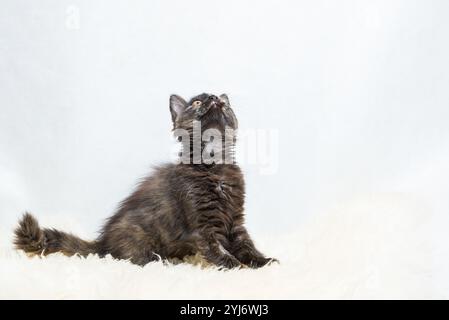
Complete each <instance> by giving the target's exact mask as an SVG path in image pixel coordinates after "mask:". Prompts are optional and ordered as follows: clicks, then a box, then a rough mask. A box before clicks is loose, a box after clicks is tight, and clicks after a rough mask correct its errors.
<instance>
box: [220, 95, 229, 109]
mask: <svg viewBox="0 0 449 320" xmlns="http://www.w3.org/2000/svg"><path fill="white" fill-rule="evenodd" d="M220 99H221V100H222V101H223V102H224V103H225V104H226V106H228V107H230V106H231V104H230V103H229V98H228V95H227V94H226V93H223V94H221V95H220Z"/></svg>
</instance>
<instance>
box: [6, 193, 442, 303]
mask: <svg viewBox="0 0 449 320" xmlns="http://www.w3.org/2000/svg"><path fill="white" fill-rule="evenodd" d="M426 210H427V209H426V208H425V207H420V206H419V204H417V203H416V202H413V201H410V198H409V197H408V196H406V195H399V194H383V195H377V196H369V197H361V198H359V199H356V200H354V201H351V202H348V203H346V204H343V205H341V206H340V207H338V208H334V209H333V210H332V211H329V212H327V213H324V214H321V215H317V216H316V219H314V220H309V221H307V222H306V223H304V224H303V225H302V227H301V229H300V230H298V231H297V232H295V233H292V234H289V235H270V236H267V235H261V234H255V235H254V238H255V240H256V243H257V244H258V245H259V247H260V248H261V250H263V252H265V253H267V254H268V255H271V256H274V257H277V258H279V260H280V261H281V264H280V265H271V266H268V267H265V268H262V269H259V270H251V269H242V270H231V271H219V270H217V269H215V268H211V267H207V268H201V267H200V266H198V265H191V264H186V263H183V264H178V265H174V264H170V263H169V264H164V263H162V262H156V263H151V264H148V265H147V266H145V267H143V268H142V267H139V266H135V265H132V264H131V263H129V262H127V261H116V260H114V259H112V258H111V257H108V258H105V259H99V258H98V257H96V256H89V257H88V258H86V259H84V258H79V257H70V258H69V257H65V256H63V255H59V254H56V255H52V256H48V257H46V258H39V257H35V258H28V257H27V256H26V255H25V254H23V253H19V252H16V251H14V250H13V249H12V248H11V234H12V233H11V232H10V231H9V230H6V229H5V228H2V242H1V243H2V247H1V251H0V298H2V299H10V298H19V299H24V298H32V299H297V298H300V299H301V298H307V299H308V298H318V299H328V298H332V299H333V298H341V299H355V298H358V299H360V298H361V299H368V298H374V299H384V298H394V299H396V298H413V299H414V298H449V281H448V273H447V270H448V269H447V267H448V265H449V261H448V254H447V250H446V248H447V246H444V245H439V244H438V243H435V242H434V241H433V240H432V233H431V232H430V230H431V228H430V227H431V225H432V221H431V219H430V218H429V217H428V215H427V211H426ZM11 228H12V226H11ZM433 230H434V229H433Z"/></svg>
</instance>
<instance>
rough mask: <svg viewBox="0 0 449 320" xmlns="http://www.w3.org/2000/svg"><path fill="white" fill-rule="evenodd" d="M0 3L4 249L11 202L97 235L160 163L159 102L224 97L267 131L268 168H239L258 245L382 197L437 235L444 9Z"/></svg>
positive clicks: (446, 133) (447, 207)
mask: <svg viewBox="0 0 449 320" xmlns="http://www.w3.org/2000/svg"><path fill="white" fill-rule="evenodd" d="M1 7H2V9H1V11H0V232H2V234H3V237H2V241H3V242H2V243H1V245H2V246H10V242H9V241H10V234H11V230H12V228H13V226H14V224H15V222H16V220H17V219H18V217H19V216H20V214H21V213H22V212H23V211H25V210H30V211H32V212H33V213H34V214H35V215H36V216H37V217H39V218H40V220H41V222H42V224H45V225H47V224H49V223H52V226H64V227H66V228H67V227H68V228H70V230H71V231H74V232H76V233H78V234H80V235H82V236H85V237H87V238H93V237H95V236H96V231H97V230H98V229H99V227H100V225H101V224H102V222H103V221H104V219H105V218H107V217H108V216H109V215H110V214H112V212H113V211H114V209H115V208H116V206H117V204H118V202H119V201H121V200H122V199H123V198H124V197H125V196H127V195H128V194H129V192H130V191H131V190H132V188H133V186H134V185H135V183H136V182H137V180H138V179H139V178H141V177H143V176H144V175H146V174H147V173H148V172H149V171H150V170H151V165H154V164H158V163H163V162H165V161H167V160H169V159H170V150H171V148H172V138H171V134H170V129H171V123H170V115H169V110H168V98H169V95H170V94H171V93H177V94H180V95H182V96H184V97H185V98H189V97H190V96H192V95H195V94H198V93H201V92H210V93H215V94H221V93H223V92H226V93H227V94H228V95H229V97H230V99H231V103H232V105H233V107H234V110H235V112H236V114H237V117H238V118H239V120H240V127H241V129H242V130H245V129H251V128H253V129H274V130H277V131H278V132H279V153H278V164H279V166H278V170H277V172H275V173H274V174H270V175H264V174H261V172H260V168H259V167H258V166H254V165H248V164H245V163H243V164H242V166H243V169H244V171H245V174H246V182H247V205H246V209H247V224H248V227H249V229H250V230H251V232H252V233H254V234H255V235H256V237H257V235H263V234H270V235H278V234H286V233H292V232H295V231H296V230H297V229H298V228H299V227H300V226H301V225H302V224H303V223H304V222H305V221H306V220H307V219H309V218H310V217H313V216H314V215H316V214H317V213H318V212H322V211H326V210H330V208H335V207H339V206H341V205H342V203H348V202H351V201H353V199H371V200H373V201H374V202H376V201H377V200H378V199H384V198H385V197H393V198H394V197H396V196H397V197H399V198H400V199H402V200H401V201H403V202H405V203H406V204H407V205H408V206H411V207H413V208H415V207H416V206H418V207H419V208H421V209H420V211H419V212H420V215H419V218H417V219H418V220H417V222H418V224H420V222H421V221H423V222H424V220H425V223H426V224H427V223H429V224H430V228H431V229H430V230H431V231H430V232H429V233H427V237H428V238H429V239H431V244H432V247H433V248H434V249H438V248H441V247H442V246H445V245H446V244H447V243H449V237H448V236H447V235H446V231H447V230H448V226H449V218H448V216H449V169H448V164H449V58H448V57H449V41H448V39H449V2H448V1H445V0H441V1H437V0H432V1H414V0H393V1H391V0H388V1H386V0H385V1H381V0H379V1H361V0H351V1H349V0H348V1H331V0H329V1H323V0H315V1H181V0H179V1H131V2H130V1H106V0H104V1H98V0H95V1H91V0H90V1H87V0H86V1H77V0H73V1H56V0H54V1H49V0H45V1H31V0H30V1H23V0H3V1H2V3H1ZM357 201H358V200H357ZM381 202H382V201H381ZM415 205H416V206H415ZM366 206H368V207H369V206H370V204H369V201H368V202H367V204H366ZM377 209H378V210H380V211H382V207H380V208H377ZM377 209H376V210H377ZM360 214H363V213H360ZM410 215H412V214H410ZM404 217H407V214H405V215H404ZM379 219H382V215H381V214H380V215H379ZM422 219H424V220H422ZM400 225H401V222H400V221H399V223H398V226H397V227H398V233H399V236H400ZM385 227H386V228H388V227H389V226H388V225H385ZM390 227H392V226H390ZM344 232H347V233H351V230H350V229H349V230H345V231H344Z"/></svg>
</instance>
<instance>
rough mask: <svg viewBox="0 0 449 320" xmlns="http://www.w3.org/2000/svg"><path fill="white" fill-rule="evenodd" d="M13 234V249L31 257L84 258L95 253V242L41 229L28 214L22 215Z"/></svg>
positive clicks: (53, 230)
mask: <svg viewBox="0 0 449 320" xmlns="http://www.w3.org/2000/svg"><path fill="white" fill-rule="evenodd" d="M14 233H15V239H14V245H15V247H16V248H17V249H20V250H23V251H25V252H26V253H28V254H31V255H34V254H36V255H47V254H50V253H55V252H62V253H64V254H65V255H67V256H72V255H74V254H79V255H81V256H83V257H85V256H87V255H88V254H90V253H96V252H97V244H96V242H89V241H85V240H82V239H80V238H78V237H76V236H74V235H72V234H69V233H66V232H62V231H58V230H55V229H47V228H44V229H41V228H40V227H39V223H38V222H37V220H36V218H34V217H33V216H32V215H31V214H29V213H28V212H27V213H25V214H24V215H23V217H22V219H21V220H20V221H19V226H18V227H17V228H16V229H15V231H14Z"/></svg>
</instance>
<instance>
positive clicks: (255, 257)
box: [231, 225, 279, 268]
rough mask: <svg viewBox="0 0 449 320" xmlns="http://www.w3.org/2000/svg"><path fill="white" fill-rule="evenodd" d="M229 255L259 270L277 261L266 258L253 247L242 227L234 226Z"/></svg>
mask: <svg viewBox="0 0 449 320" xmlns="http://www.w3.org/2000/svg"><path fill="white" fill-rule="evenodd" d="M231 238H232V243H231V248H232V249H231V253H232V254H233V255H234V256H235V257H236V258H237V259H238V260H239V261H240V262H241V263H243V264H245V265H247V266H249V267H250V268H260V267H263V266H265V265H267V264H270V263H272V262H277V263H279V261H278V260H277V259H274V258H266V257H265V256H264V255H263V254H262V253H260V252H259V251H258V250H257V249H256V247H255V246H254V243H253V241H252V240H251V237H250V236H249V234H248V232H247V231H246V229H245V227H243V226H241V225H240V226H236V227H234V228H233V229H232V231H231Z"/></svg>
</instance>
